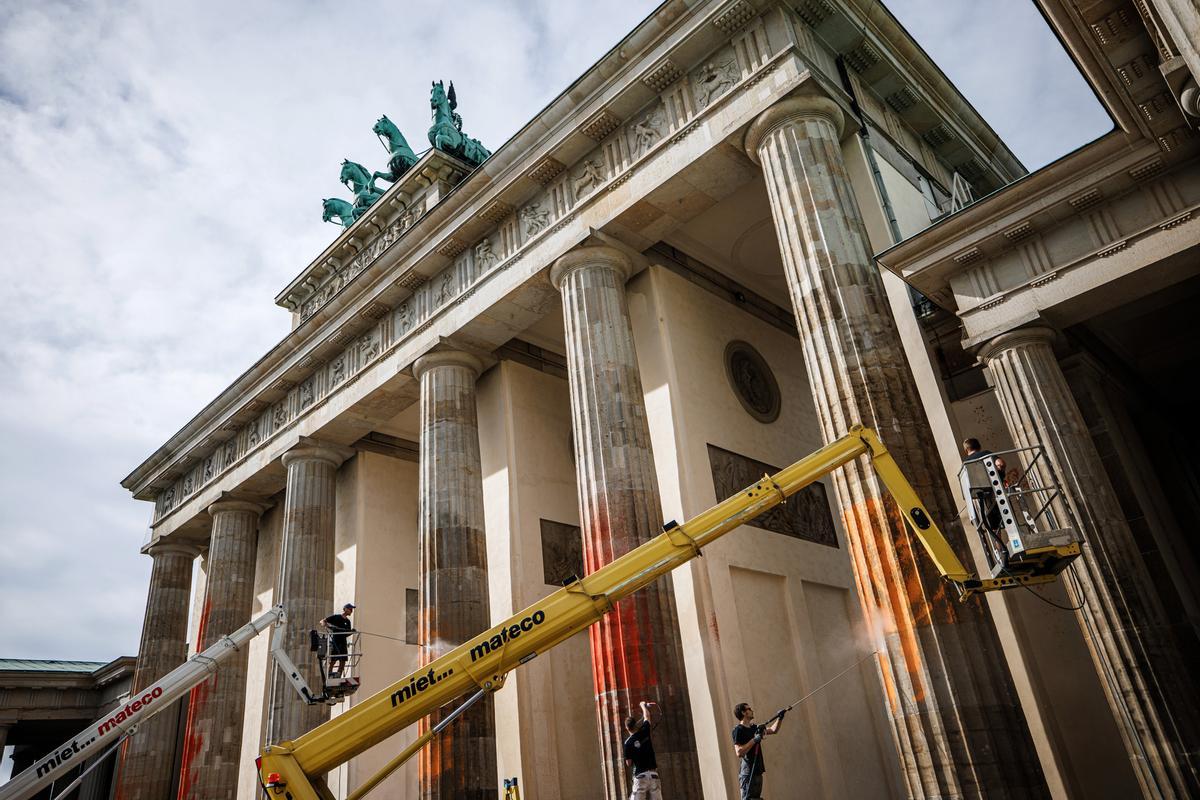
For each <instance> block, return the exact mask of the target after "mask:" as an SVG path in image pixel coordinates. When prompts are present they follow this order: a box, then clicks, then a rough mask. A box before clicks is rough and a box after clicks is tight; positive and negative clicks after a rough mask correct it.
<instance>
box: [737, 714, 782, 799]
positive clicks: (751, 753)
mask: <svg viewBox="0 0 1200 800" xmlns="http://www.w3.org/2000/svg"><path fill="white" fill-rule="evenodd" d="M787 712H788V710H787V709H786V708H784V709H780V711H779V713H777V714H776V715H775V716H774V717H772V718H771V719H770V720H768V721H767V724H766V725H755V724H754V709H753V708H751V707H750V704H749V703H738V704H737V705H736V706H734V707H733V716H735V717H737V721H738V724H737V725H735V726H734V728H733V752H735V753H737V755H738V758H740V759H741V760H742V763H741V767H740V768H739V769H738V785H739V786H741V789H742V800H757V799H758V798H761V797H762V783H763V779H762V776H763V773H764V772H766V771H767V764H766V761H765V760H764V759H763V754H762V740H763V737H764V736H771V735H773V734H776V733H779V726H780V725H781V724H782V723H783V716H784V715H785V714H787Z"/></svg>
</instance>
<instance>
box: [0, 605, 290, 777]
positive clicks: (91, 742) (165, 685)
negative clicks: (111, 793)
mask: <svg viewBox="0 0 1200 800" xmlns="http://www.w3.org/2000/svg"><path fill="white" fill-rule="evenodd" d="M284 618H285V617H284V613H283V606H275V607H274V608H272V609H271V610H270V611H267V612H266V613H264V614H262V615H261V616H259V617H257V618H255V619H253V620H251V621H250V622H248V623H246V624H245V625H243V626H242V627H240V628H238V629H237V630H236V631H234V632H233V633H231V634H229V635H228V636H222V637H221V639H220V641H218V642H217V643H216V644H214V645H213V646H212V647H209V648H208V649H207V650H205V651H204V652H202V653H197V654H196V655H194V656H192V657H191V658H189V659H188V660H187V661H185V662H183V663H182V664H180V665H179V666H178V667H176V668H175V669H173V670H171V671H170V672H168V673H167V674H166V676H164V677H163V679H162V680H160V681H158V683H155V684H153V685H151V686H148V687H146V688H145V689H143V690H142V691H141V692H139V693H138V694H137V696H136V697H132V696H131V697H130V698H129V699H128V700H127V701H126V703H125V705H124V706H123V707H121V708H119V709H116V710H115V711H113V712H112V713H110V714H108V715H107V716H104V717H101V718H100V719H98V720H96V721H95V722H93V723H92V724H91V725H89V726H88V727H87V728H85V729H84V730H83V731H82V732H80V733H79V734H78V735H77V736H75V738H73V739H71V740H70V741H67V742H65V743H64V744H62V745H61V746H59V747H56V748H55V749H54V750H51V751H50V753H49V754H47V755H45V756H43V757H42V758H41V759H39V760H38V761H37V762H36V763H34V764H33V765H31V766H30V767H29V769H27V770H25V771H24V772H22V773H21V774H19V775H15V776H13V778H12V779H11V780H9V782H8V783H6V784H4V785H3V786H0V800H28V798H30V797H33V796H34V795H35V794H37V793H38V792H40V791H41V790H42V789H44V788H46V787H47V786H49V785H50V784H52V783H53V782H54V781H55V779H56V778H59V777H60V776H62V775H63V774H64V773H66V772H68V771H69V770H71V769H72V768H74V767H76V766H78V765H79V764H81V763H83V761H84V760H85V759H87V758H90V757H91V756H92V755H94V754H103V756H107V755H109V754H111V752H112V751H113V750H115V749H116V747H117V746H118V745H119V744H120V743H121V741H122V740H124V739H125V737H127V736H130V735H132V734H133V733H134V732H135V731H136V729H137V726H138V725H140V724H141V723H143V722H144V721H146V720H148V719H149V718H150V717H153V716H154V715H155V714H157V713H159V712H160V711H163V710H165V709H167V708H169V707H170V706H171V704H172V703H173V702H174V701H175V700H178V699H179V698H180V697H183V696H184V695H185V694H187V693H188V692H190V691H191V690H192V688H193V687H195V686H198V685H199V684H201V683H203V682H204V681H205V680H207V679H208V677H209V676H210V675H211V674H212V673H213V672H215V671H216V670H217V668H218V667H219V666H221V664H222V663H223V662H224V661H227V660H228V659H230V658H232V657H233V656H234V654H236V653H238V652H240V651H241V650H242V648H244V647H245V646H246V644H247V643H249V642H250V640H251V639H253V638H254V637H256V636H258V635H259V634H260V633H262V632H263V631H265V630H267V629H268V628H270V627H272V626H274V625H277V624H279V623H281V622H282V621H283V620H284ZM276 638H281V637H276ZM106 745H108V746H109V749H108V750H107V751H105V749H104V748H105V746H106ZM68 788H70V787H68ZM65 793H66V790H64V791H63V792H60V793H59V796H62V795H63V794H65Z"/></svg>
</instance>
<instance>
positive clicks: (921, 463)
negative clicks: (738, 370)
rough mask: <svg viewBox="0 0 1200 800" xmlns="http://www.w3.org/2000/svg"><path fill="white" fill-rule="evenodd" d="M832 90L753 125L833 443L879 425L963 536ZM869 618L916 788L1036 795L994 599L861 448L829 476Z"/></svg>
mask: <svg viewBox="0 0 1200 800" xmlns="http://www.w3.org/2000/svg"><path fill="white" fill-rule="evenodd" d="M841 126H842V114H841V111H840V110H839V108H838V106H837V105H836V104H835V103H834V102H833V101H831V100H829V99H828V98H825V97H820V96H806V97H791V98H788V99H785V100H783V101H781V102H780V103H778V104H776V105H775V106H773V107H772V108H770V109H768V110H767V111H766V112H764V113H763V114H762V115H761V116H760V117H759V118H758V119H757V120H755V122H754V123H753V124H752V125H751V126H750V129H749V130H748V132H747V135H746V149H747V152H748V153H749V155H750V157H751V158H753V159H754V160H756V161H758V162H760V163H761V164H762V168H763V177H764V179H765V181H766V185H767V193H768V195H769V198H770V203H771V213H772V216H773V217H774V221H775V230H776V234H777V236H778V238H779V249H780V253H781V255H782V257H783V263H784V271H785V274H786V278H787V282H788V289H789V291H790V293H791V298H792V307H793V309H794V310H795V312H796V324H797V327H798V329H799V333H800V341H801V349H802V351H803V353H804V360H805V365H806V368H807V371H808V380H809V385H810V388H811V389H812V394H813V401H814V406H815V408H816V413H817V419H818V422H819V424H820V426H821V433H822V436H823V438H824V440H825V441H826V442H830V441H833V440H834V439H836V438H837V437H839V436H841V435H843V434H845V433H846V431H847V430H848V428H849V427H850V426H851V425H853V424H854V423H856V422H861V423H863V424H865V425H868V426H871V427H874V428H875V429H876V430H878V431H879V434H880V436H881V437H882V438H883V441H884V442H885V443H886V444H887V446H888V448H889V450H891V452H892V453H893V455H894V456H895V457H896V460H897V461H898V462H899V464H900V466H901V468H902V469H903V470H904V472H905V474H906V475H907V476H908V478H909V480H911V481H912V484H913V486H914V488H915V489H916V490H917V492H918V494H919V495H920V497H921V498H922V500H923V501H924V502H925V504H926V505H927V507H928V508H929V510H930V511H931V512H932V513H933V514H934V515H935V519H936V520H937V522H938V525H939V526H941V528H942V530H943V531H944V532H945V534H946V536H947V538H948V539H949V540H950V542H951V543H952V544H953V545H954V546H955V548H956V549H957V550H958V552H959V554H960V556H961V557H964V558H966V556H967V546H966V542H965V539H964V536H963V531H962V528H961V525H960V524H959V521H958V514H957V511H956V507H955V505H954V502H953V499H952V495H951V494H950V491H949V487H948V486H947V484H946V480H945V477H944V473H943V472H942V467H941V464H940V463H939V461H938V458H937V447H936V445H935V443H934V438H933V434H932V432H931V431H930V428H929V425H928V422H927V420H926V417H925V413H924V409H923V408H922V406H921V403H920V399H919V396H918V394H917V390H916V386H915V384H914V382H913V378H912V373H911V371H910V370H909V368H908V364H907V361H906V359H905V355H904V350H903V347H902V344H901V341H900V335H899V332H898V331H897V328H896V323H895V320H894V319H893V318H892V314H891V310H890V308H889V306H888V300H887V295H886V293H885V291H884V287H883V282H882V280H881V278H880V275H879V271H878V269H877V267H876V266H875V264H874V262H873V260H872V259H871V256H870V251H869V250H868V246H867V237H866V231H865V229H864V227H863V222H862V218H861V216H860V214H859V211H858V208H857V206H856V204H855V200H854V196H853V194H852V191H851V187H850V181H849V178H848V177H847V174H846V166H845V164H844V162H843V161H842V153H841V146H840V144H839V133H840V131H841ZM833 485H834V493H835V496H836V498H837V501H838V505H839V507H840V509H841V514H842V521H843V523H844V525H845V528H846V533H847V538H848V540H849V546H850V556H851V560H852V563H853V567H854V571H855V575H856V579H857V580H856V582H857V585H858V593H859V598H860V600H861V602H862V606H863V612H864V614H865V615H866V622H867V624H868V625H869V626H870V628H871V629H872V630H876V631H881V632H882V633H883V635H884V644H885V646H884V648H883V650H884V652H883V653H882V655H881V657H880V658H879V668H880V674H881V678H882V680H883V686H884V690H885V693H886V697H887V702H888V709H889V712H890V718H891V721H892V730H893V735H894V742H895V745H896V748H897V752H898V755H899V758H900V763H901V769H902V774H903V776H904V779H905V781H906V784H907V789H908V793H909V795H910V796H911V797H914V798H944V797H956V798H957V797H963V798H977V797H978V798H982V797H989V798H990V797H1040V796H1044V795H1045V794H1046V788H1045V781H1044V779H1043V777H1042V773H1041V769H1040V766H1039V764H1038V761H1037V756H1036V753H1035V750H1034V747H1033V743H1032V740H1031V738H1030V735H1029V731H1028V728H1027V726H1026V723H1025V719H1024V716H1023V715H1022V713H1021V709H1020V706H1019V704H1018V700H1017V694H1016V691H1015V689H1014V687H1013V684H1012V679H1011V676H1010V675H1009V672H1008V667H1007V665H1006V663H1005V660H1004V656H1003V654H1002V652H1001V650H1000V643H999V640H998V638H997V636H996V631H995V628H994V626H993V623H992V620H991V617H990V615H989V614H988V613H987V611H986V607H985V605H984V604H983V602H982V600H979V599H976V600H973V601H971V602H968V603H965V604H961V605H960V604H959V603H957V602H956V601H955V598H954V596H953V592H951V591H950V590H949V588H948V587H947V585H946V583H945V582H944V581H942V580H941V578H940V577H939V576H938V574H937V572H936V570H935V569H934V566H933V563H932V562H931V561H930V559H928V558H927V557H926V556H925V554H924V552H923V551H922V550H921V545H920V544H919V543H918V542H916V541H915V540H914V537H913V536H912V534H911V532H910V531H909V530H908V528H907V526H906V525H905V523H904V521H903V519H902V518H901V516H900V515H899V512H898V509H897V508H896V507H895V504H894V502H893V501H892V499H891V497H890V495H888V493H887V491H886V490H885V489H884V487H883V485H882V483H881V482H880V480H879V478H878V477H877V476H876V474H875V473H874V471H873V470H872V469H871V467H870V466H869V464H868V462H867V460H866V459H865V458H862V459H859V460H858V461H856V462H854V463H852V464H848V465H847V466H846V467H845V468H844V469H840V470H838V471H837V472H835V473H834V474H833Z"/></svg>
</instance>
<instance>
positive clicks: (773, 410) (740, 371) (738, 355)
mask: <svg viewBox="0 0 1200 800" xmlns="http://www.w3.org/2000/svg"><path fill="white" fill-rule="evenodd" d="M725 376H726V377H727V378H728V379H729V385H730V387H732V389H733V393H734V395H736V396H737V399H738V402H740V403H741V404H742V408H744V409H746V413H747V414H749V415H750V416H752V417H754V418H755V419H756V420H758V421H759V422H762V423H764V424H768V423H771V422H774V421H775V420H776V419H778V418H779V408H780V405H781V397H780V394H779V383H778V382H777V381H776V380H775V373H773V372H771V368H770V367H769V366H768V365H767V362H766V360H765V359H764V358H763V357H762V355H760V354H759V352H758V351H757V350H755V349H754V348H753V347H752V346H750V345H749V344H748V343H746V342H742V341H736V340H735V341H732V342H730V343H729V344H728V345H726V347H725Z"/></svg>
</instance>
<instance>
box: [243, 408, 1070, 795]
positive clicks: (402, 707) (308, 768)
mask: <svg viewBox="0 0 1200 800" xmlns="http://www.w3.org/2000/svg"><path fill="white" fill-rule="evenodd" d="M862 455H869V456H870V458H871V461H872V463H873V465H874V468H875V471H876V472H877V473H878V475H879V477H880V478H881V479H882V480H883V482H884V484H885V485H886V486H887V488H888V490H889V491H890V492H891V494H892V497H893V498H894V499H895V501H896V504H897V506H898V507H899V509H900V511H901V512H902V513H903V515H904V518H905V519H906V520H907V521H908V524H909V526H910V527H911V528H912V531H913V533H914V534H915V535H916V536H917V537H918V538H919V539H920V540H921V543H922V544H923V545H924V547H925V551H926V552H927V553H928V555H929V557H930V558H931V559H932V560H933V563H934V564H935V565H936V566H937V569H938V571H939V572H940V573H941V574H942V576H943V577H944V578H945V579H946V580H947V581H949V582H950V583H952V584H953V585H954V586H955V588H956V589H957V590H958V592H959V597H960V599H966V598H967V597H969V596H971V595H972V594H975V593H977V592H986V591H992V590H996V589H1007V588H1010V587H1013V586H1020V585H1029V584H1037V583H1045V582H1048V581H1053V580H1055V578H1056V577H1057V575H1058V573H1059V572H1061V571H1062V570H1063V569H1065V568H1066V566H1067V564H1068V563H1070V561H1071V560H1073V559H1074V558H1075V557H1076V556H1078V555H1079V544H1078V541H1077V540H1073V541H1070V542H1068V543H1066V544H1062V543H1059V544H1047V545H1045V546H1041V547H1036V548H1032V549H1029V550H1023V551H1021V552H1019V553H1017V554H1015V555H1014V556H1013V557H1011V558H1009V559H1008V561H1007V564H1006V566H1005V569H1004V571H1003V573H1002V574H1001V576H1000V577H994V578H983V579H981V578H978V577H977V576H976V575H975V574H974V573H973V572H971V571H970V570H968V569H967V568H966V567H965V566H963V564H962V562H961V561H960V560H959V558H958V556H956V555H955V553H954V551H953V549H951V547H950V544H949V542H947V541H946V539H945V537H944V536H943V535H942V533H941V532H940V531H939V530H938V528H937V525H935V524H934V522H933V520H932V519H931V518H930V516H929V512H928V511H927V510H926V509H925V507H924V506H923V505H922V504H921V501H920V500H919V499H918V498H917V495H916V492H914V491H913V488H912V486H910V485H909V483H908V481H907V480H906V479H905V478H904V475H903V474H902V473H901V472H900V468H899V467H898V466H897V465H896V462H895V461H894V460H893V459H892V457H891V455H890V454H889V453H888V451H887V449H886V448H885V447H884V446H883V443H882V442H881V441H880V440H879V437H878V436H877V435H876V434H875V432H874V431H872V430H869V429H867V428H863V427H861V426H855V427H854V428H852V429H851V430H850V433H849V434H847V435H846V436H844V437H842V438H841V439H838V440H837V441H835V442H833V443H831V444H829V445H827V446H826V447H823V448H821V449H820V450H818V451H817V452H815V453H813V454H812V455H810V456H807V457H806V458H802V459H801V460H799V461H797V462H796V463H795V464H792V465H791V466H790V467H787V468H786V469H784V470H781V471H780V472H778V473H776V474H775V475H764V476H763V477H762V478H761V479H760V480H759V481H758V482H757V483H755V484H754V485H753V486H748V487H747V488H746V489H745V490H743V491H741V492H739V493H738V494H737V495H735V496H734V497H731V498H729V499H728V500H725V501H724V502H721V503H718V504H717V505H715V506H713V507H712V508H710V509H709V510H707V511H705V512H704V513H702V514H700V515H698V516H696V517H693V518H692V519H690V520H688V521H687V522H685V523H683V524H682V525H678V524H675V523H673V522H672V523H668V524H667V525H665V526H663V528H664V530H663V533H662V534H661V535H660V536H657V537H655V538H654V539H652V540H650V541H649V542H646V543H645V544H643V545H641V546H640V547H638V548H636V549H634V550H632V551H630V552H629V553H626V554H625V555H624V556H621V557H620V558H618V559H616V560H615V561H613V562H611V563H609V564H607V565H605V566H604V567H601V568H600V569H598V570H596V571H595V572H593V573H591V574H590V575H588V576H586V577H584V578H581V579H579V580H575V581H572V582H570V583H568V584H567V585H566V586H564V587H563V588H561V589H559V590H557V591H555V592H554V593H552V594H550V595H548V596H547V597H545V598H543V599H542V600H541V601H539V602H537V603H535V604H533V605H532V606H530V607H528V608H526V609H525V610H523V611H520V612H518V613H517V614H515V615H514V616H512V617H510V618H509V619H507V620H505V621H504V622H503V623H501V624H500V625H496V626H494V627H492V628H490V629H489V630H486V631H484V632H483V633H481V634H479V635H478V636H476V637H475V638H474V639H471V640H470V641H468V642H466V643H465V644H462V645H460V646H459V647H457V648H455V649H454V650H452V651H450V652H449V653H447V654H445V655H444V656H442V657H441V658H438V659H436V660H435V661H433V662H432V663H430V664H428V665H426V666H424V667H422V668H421V669H420V670H418V671H417V672H414V673H413V674H411V675H408V676H406V677H404V678H401V679H400V680H399V681H397V682H396V683H394V684H392V685H391V686H389V687H388V688H386V689H384V690H383V691H381V692H379V693H378V694H376V695H374V696H372V697H369V698H367V699H366V700H363V701H361V702H359V703H358V704H356V705H355V706H353V707H352V708H350V709H349V710H347V711H345V712H344V713H342V714H340V715H339V716H337V717H335V718H334V719H332V720H330V721H329V722H326V723H324V724H322V725H319V726H317V727H316V728H314V729H313V730H311V731H309V732H308V733H306V734H304V735H303V736H300V737H299V738H297V739H296V740H295V741H285V742H278V743H274V744H270V745H268V746H267V747H266V748H265V749H264V750H263V753H262V757H261V758H260V759H259V763H258V769H259V778H260V781H261V783H262V786H263V788H264V789H265V790H266V792H267V794H268V796H270V797H280V798H284V800H333V796H332V795H331V794H330V792H329V790H328V788H327V787H326V786H325V783H324V781H323V780H322V779H320V776H323V775H324V774H325V773H327V772H329V771H330V770H332V769H334V768H335V767H337V766H338V765H340V764H344V763H345V762H347V761H349V760H350V759H351V758H354V757H355V756H357V755H358V754H360V753H362V752H363V751H365V750H366V749H368V748H369V747H371V746H373V745H375V744H378V743H379V742H382V741H383V740H384V739H386V738H388V737H389V736H391V735H392V734H394V733H396V732H397V731H400V730H403V729H404V728H406V727H408V726H409V725H412V724H413V723H414V722H417V721H418V720H420V719H421V718H423V717H426V716H428V715H429V714H430V713H432V712H433V711H435V710H437V709H438V708H441V707H442V706H444V705H446V704H447V703H449V702H451V701H452V700H454V699H456V698H458V697H461V696H463V695H464V694H467V693H468V692H470V693H472V694H471V697H470V698H469V699H468V700H467V701H466V702H465V703H463V705H461V706H459V707H458V708H457V709H455V711H454V712H453V713H452V715H450V717H448V718H446V719H443V721H442V722H441V723H440V724H439V725H438V726H437V727H436V728H434V729H432V730H430V731H428V732H426V733H425V734H423V735H422V736H420V737H419V738H418V739H417V740H416V741H415V742H413V744H412V745H410V746H409V747H407V748H406V749H405V750H404V751H403V752H401V753H400V754H399V755H397V756H396V757H395V758H394V759H392V761H391V762H389V764H388V765H387V766H386V767H385V768H384V769H383V770H382V771H381V772H379V773H378V774H377V775H375V776H374V777H372V778H371V779H370V780H368V781H367V782H366V783H364V784H363V785H362V786H360V787H359V788H358V789H357V790H356V791H354V792H352V793H351V794H350V795H348V796H347V800H359V798H361V797H363V796H364V795H365V794H366V793H367V792H369V791H370V790H371V789H373V788H374V787H375V786H377V785H378V784H379V782H381V781H382V780H383V779H384V778H386V777H387V775H389V774H390V773H391V772H393V771H394V770H395V769H397V768H398V767H399V766H400V765H401V764H403V763H404V762H405V761H407V760H408V759H409V758H411V757H412V756H413V755H414V754H415V753H416V752H417V751H418V750H420V749H421V748H422V747H423V746H424V745H425V744H426V743H427V742H428V741H429V740H430V739H431V738H433V736H435V735H437V733H438V732H439V731H440V730H441V728H443V727H445V725H447V724H449V723H450V722H452V720H453V718H454V717H457V716H458V715H459V714H461V713H462V712H463V711H465V710H466V708H467V707H469V706H470V705H471V704H472V703H474V702H475V701H477V700H478V699H479V698H481V697H483V696H484V695H486V694H487V693H488V692H494V691H496V690H497V689H499V688H500V686H501V685H502V684H503V682H504V679H505V676H506V675H507V674H508V673H509V672H510V671H512V670H513V669H515V668H516V667H518V666H520V665H521V664H524V663H525V662H526V661H529V660H530V659H532V658H534V657H535V656H537V655H538V654H539V653H545V652H546V651H547V650H549V649H550V648H552V647H554V646H555V645H557V644H559V643H560V642H562V641H564V640H566V639H568V638H570V637H572V636H574V635H575V634H577V633H579V632H580V631H582V630H584V629H586V628H587V627H588V626H589V625H591V624H592V623H594V622H596V621H598V620H599V619H600V618H601V617H603V616H604V615H605V614H606V613H608V612H609V611H611V610H612V608H613V606H614V604H615V603H616V602H617V601H619V600H622V599H623V598H625V597H628V596H629V595H631V594H633V593H634V592H636V591H637V590H638V589H641V588H643V587H645V586H647V585H649V584H650V583H651V582H653V581H654V580H656V579H657V578H659V577H661V576H663V575H665V574H667V573H668V572H670V571H671V570H673V569H675V568H676V567H678V566H680V565H681V564H684V563H686V562H687V561H690V560H691V559H692V558H695V557H696V556H697V555H699V554H700V551H701V549H702V548H703V547H705V546H707V545H709V544H711V543H712V542H714V541H716V540H717V539H718V538H719V537H721V536H723V535H724V534H726V533H728V532H729V531H732V530H733V529H735V528H737V527H738V526H740V525H743V524H745V523H747V522H749V521H750V520H752V519H754V518H755V517H757V516H759V515H760V514H762V513H763V512H765V511H767V510H769V509H771V508H772V507H774V506H776V505H778V504H780V503H782V502H784V501H785V500H786V499H787V498H788V497H789V496H791V495H793V494H795V493H796V492H798V491H799V490H800V489H802V488H804V487H805V486H807V485H809V484H810V483H812V482H814V481H816V480H817V479H818V478H821V477H823V476H825V475H827V474H829V473H830V472H832V471H833V470H835V469H837V468H838V467H840V466H842V465H844V464H846V463H847V462H850V461H852V460H854V459H855V458H858V457H859V456H862Z"/></svg>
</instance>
